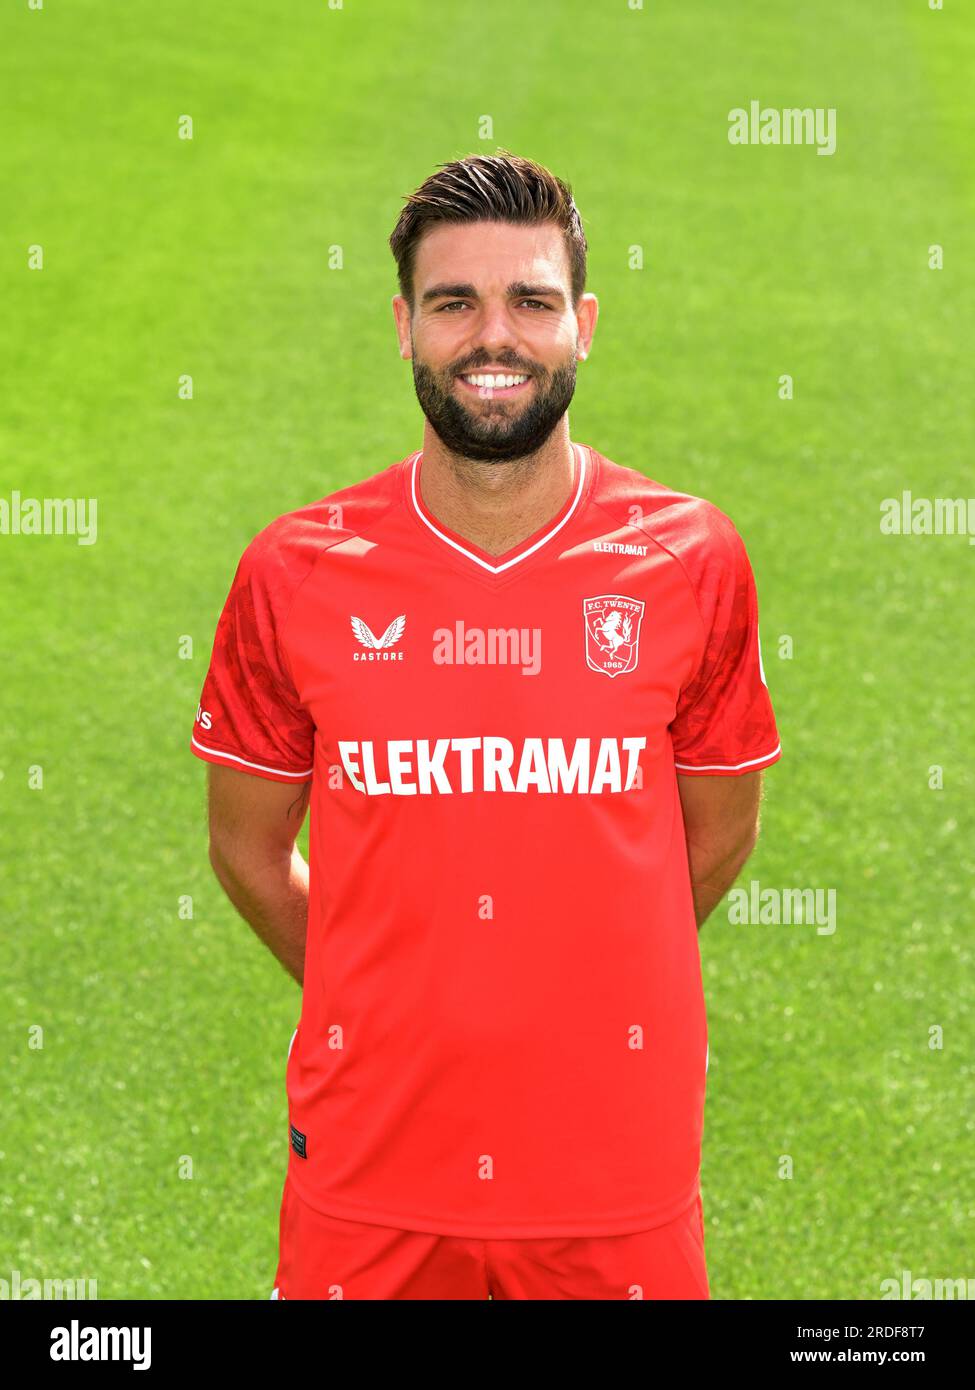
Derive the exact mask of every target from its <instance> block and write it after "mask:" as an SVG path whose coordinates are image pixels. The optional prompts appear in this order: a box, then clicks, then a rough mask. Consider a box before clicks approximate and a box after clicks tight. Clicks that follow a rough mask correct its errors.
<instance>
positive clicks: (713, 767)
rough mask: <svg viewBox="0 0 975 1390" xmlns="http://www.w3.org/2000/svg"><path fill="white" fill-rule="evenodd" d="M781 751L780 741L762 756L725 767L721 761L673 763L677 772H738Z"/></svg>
mask: <svg viewBox="0 0 975 1390" xmlns="http://www.w3.org/2000/svg"><path fill="white" fill-rule="evenodd" d="M781 752H782V745H781V743H780V744H778V745H777V747H775V748H774V749H773V750H772V752H771V753H766V754H765V757H764V758H749V760H748V762H747V763H735V764H733V766H731V767H726V766H725V765H724V764H723V763H709V764H708V765H707V767H700V766H698V767H695V766H694V765H693V764H692V763H674V767H676V769H677V771H678V772H740V771H741V769H742V768H743V767H754V766H755V764H756V763H767V762H768V760H769V758H774V757H775V756H776V754H777V753H781Z"/></svg>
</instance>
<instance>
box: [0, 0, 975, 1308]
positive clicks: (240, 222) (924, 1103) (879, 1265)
mask: <svg viewBox="0 0 975 1390" xmlns="http://www.w3.org/2000/svg"><path fill="white" fill-rule="evenodd" d="M0 55H2V56H0V89H2V91H3V93H4V104H5V107H6V110H5V111H4V116H3V126H4V142H3V146H4V152H3V163H4V172H3V180H2V183H3V201H4V204H5V210H4V213H3V216H2V219H0V291H2V303H3V313H2V318H0V341H2V349H3V358H2V365H3V383H4V389H3V402H4V404H3V410H2V413H0V468H2V471H0V497H6V498H8V499H9V498H10V496H11V493H12V492H13V491H14V490H19V491H20V492H21V493H22V494H23V495H25V496H27V495H30V496H36V497H68V496H71V497H96V498H97V499H98V540H97V544H94V545H91V546H80V545H77V544H76V543H75V540H74V539H73V538H71V537H67V536H61V537H58V536H33V537H28V536H13V535H0V603H2V621H0V659H2V672H3V679H2V692H0V772H2V780H0V818H2V819H0V864H2V871H0V873H2V876H0V917H2V940H3V947H2V961H3V966H2V970H0V1038H2V1042H0V1056H2V1058H3V1063H2V1065H3V1072H2V1092H0V1097H2V1098H0V1278H8V1279H9V1278H10V1271H12V1270H19V1271H20V1273H21V1276H22V1277H23V1278H28V1277H33V1278H44V1277H52V1278H58V1277H59V1278H71V1277H79V1278H80V1277H88V1278H95V1279H97V1282H98V1293H99V1296H100V1297H102V1298H109V1297H116V1298H117V1297H136V1298H147V1299H151V1298H161V1297H168V1298H217V1297H231V1298H246V1299H252V1298H265V1297H267V1294H268V1293H269V1291H270V1287H271V1280H272V1277H273V1274H274V1268H275V1260H276V1251H277V1213H278V1203H279V1199H280V1192H281V1185H282V1182H283V1177H284V1170H285V1164H286V1158H287V1151H286V1143H287V1130H286V1108H285V1096H284V1065H285V1054H286V1050H287V1046H288V1042H289V1039H290V1036H291V1032H292V1029H293V1028H294V1025H295V1022H296V1020H297V1016H298V1010H299V998H298V992H297V990H296V988H295V987H294V986H293V985H292V984H290V983H289V981H288V979H287V978H286V977H285V975H284V973H283V972H282V971H281V970H280V968H279V967H278V966H277V965H276V964H275V963H274V961H273V960H272V958H271V957H270V955H269V954H268V953H267V952H265V951H264V949H263V948H262V947H260V946H259V944H258V943H257V941H256V940H255V939H254V938H253V937H252V936H251V934H250V933H249V931H248V929H247V928H246V927H245V926H244V924H243V923H242V922H240V921H239V920H238V919H237V918H236V916H235V914H234V912H233V910H232V908H231V907H230V905H229V903H228V902H227V901H226V900H225V899H224V897H223V895H222V893H221V891H220V889H219V887H218V885H217V883H216V880H215V879H214V878H213V876H212V874H211V871H210V868H209V865H208V862H207V853H206V835H205V823H204V799H203V793H204V782H205V771H204V768H203V766H202V765H201V764H200V763H198V762H196V761H195V760H194V759H192V758H191V756H190V754H189V751H188V740H189V733H190V728H191V725H192V721H193V717H194V714H195V711H196V702H197V697H198V694H199V690H200V686H201V684H202V680H203V676H204V673H205V670H206V665H207V661H208V657H209V650H210V642H211V640H212V636H213V629H214V625H215V622H216V618H217V615H218V613H219V610H220V607H221V605H222V603H223V600H224V597H225V595H226V592H227V589H228V587H229V583H230V579H231V576H232V574H233V571H234V568H235V566H236V563H237V560H238V558H239V556H240V553H241V551H242V550H243V548H244V546H245V545H246V543H247V541H248V540H249V539H250V538H251V537H252V536H253V535H254V534H255V533H256V532H257V531H258V530H259V529H260V528H261V527H263V526H264V525H265V524H266V523H267V522H268V521H269V520H271V519H272V518H273V517H275V516H277V515H278V514H280V513H281V512H284V511H287V510H290V509H291V508H293V507H295V506H298V505H300V504H301V503H304V502H306V501H309V500H312V499H313V498H316V497H320V496H322V495H324V494H326V493H328V492H330V491H332V490H333V489H335V488H338V487H341V486H344V485H346V484H348V483H350V482H353V481H355V480H357V479H359V478H362V477H365V476H366V475H368V474H370V473H373V472H376V471H378V470H379V469H380V468H383V467H385V466H386V465H387V464H389V463H391V462H393V461H394V460H395V459H397V458H400V457H402V456H403V455H404V454H406V453H407V452H408V451H409V450H410V449H412V448H413V447H415V446H416V445H417V444H418V443H419V440H420V433H421V416H420V412H419V408H418V406H417V404H416V400H415V397H414V394H413V387H412V379H411V376H410V371H409V367H408V365H407V364H405V363H403V362H402V361H400V359H399V356H398V354H397V351H396V346H395V339H394V334H393V327H392V316H391V312H390V307H389V300H390V297H391V295H392V294H393V293H394V292H395V289H396V285H395V279H394V266H393V261H392V258H391V256H390V254H389V251H388V247H387V245H386V238H387V237H388V235H389V232H390V231H391V229H392V226H393V224H394V222H395V219H396V216H397V214H398V211H399V208H400V206H401V198H402V196H403V195H404V194H406V193H407V192H409V191H410V190H411V189H412V188H414V187H415V186H416V185H417V184H418V183H419V182H420V181H421V180H422V179H423V178H424V177H425V176H426V175H427V174H428V173H429V172H430V171H431V170H432V169H433V168H434V166H435V165H436V164H438V163H441V162H444V161H446V160H449V159H452V158H456V157H458V156H460V155H463V154H466V153H470V152H472V151H476V150H481V151H486V152H492V151H493V150H494V149H495V148H496V146H497V145H499V144H500V145H504V146H506V147H507V148H509V149H512V150H514V151H516V152H518V153H523V154H527V155H530V156H532V157H533V158H536V159H539V160H541V161H542V162H544V163H547V164H549V165H550V166H551V167H552V168H553V169H554V170H555V171H556V172H557V173H559V174H560V175H562V176H563V177H564V178H566V179H568V180H569V181H570V182H571V183H572V185H573V188H574V191H575V194H576V198H577V201H578V203H579V205H580V208H581V210H582V213H583V217H584V220H585V226H586V231H587V235H588V237H589V240H590V245H591V255H590V276H589V285H588V288H589V289H591V290H593V291H594V292H595V293H596V294H597V295H598V296H599V298H600V304H601V317H600V322H599V327H598V330H597V337H596V343H595V350H594V352H593V355H592V358H591V360H590V361H589V362H588V363H587V364H586V365H585V366H584V368H583V369H582V370H581V372H580V377H579V386H578V391H577V395H576V400H575V403H574V405H573V408H572V411H571V419H572V434H573V437H574V438H575V439H577V440H580V441H583V442H586V443H590V444H592V445H594V446H595V447H596V448H598V449H599V450H600V451H601V452H603V453H604V454H606V455H607V456H608V457H609V458H611V459H613V460H615V461H616V462H617V463H620V464H625V465H628V466H631V467H635V468H638V469H640V470H642V471H643V472H645V473H647V474H648V475H650V476H652V477H655V478H657V479H659V480H661V481H663V482H666V483H668V484H670V485H671V486H674V487H676V488H679V489H681V490H685V491H689V492H693V493H698V494H701V495H704V496H706V497H709V498H710V499H711V500H712V501H714V502H716V503H717V504H718V505H719V506H720V507H721V508H722V509H724V510H725V511H727V512H728V513H729V514H730V515H731V516H732V517H733V518H734V520H735V522H736V524H737V525H738V527H739V529H740V531H741V532H742V534H743V536H744V537H745V540H746V543H747V545H748V548H749V552H750V554H751V558H752V562H753V566H754V569H755V573H756V578H757V581H758V587H759V596H760V600H761V603H762V637H763V644H764V651H765V667H766V672H767V675H768V680H769V685H770V687H771V690H772V696H773V700H774V703H775V708H776V714H777V718H778V722H779V726H780V731H781V734H782V740H783V745H784V757H783V760H782V762H781V763H780V764H778V765H777V766H776V767H775V768H773V769H772V770H771V771H770V772H769V773H768V776H767V783H766V785H767V797H766V809H765V813H764V821H763V839H762V841H761V843H760V845H759V848H758V850H757V851H756V854H755V856H754V858H753V860H752V861H751V863H750V864H749V866H748V867H747V868H746V870H745V873H744V876H743V881H744V882H745V883H748V882H749V881H750V880H751V879H756V880H759V881H760V882H761V884H762V885H763V886H776V887H791V886H800V887H813V888H822V889H830V888H832V889H835V890H836V893H837V904H838V905H837V913H838V925H837V930H836V932H835V934H834V935H832V936H821V935H818V934H817V933H816V931H815V928H814V927H812V926H809V925H806V926H757V925H754V926H739V925H732V924H731V923H730V922H729V921H728V920H727V913H726V911H725V910H724V909H723V908H722V909H719V911H718V912H717V913H716V915H715V917H714V918H713V919H712V920H711V921H710V922H709V923H708V924H707V925H706V926H705V928H704V930H703V933H702V955H703V968H704V978H705V984H706V989H707V997H708V1008H709V1020H710V1037H711V1067H710V1072H709V1094H708V1106H707V1125H706V1137H705V1149H704V1167H703V1190H704V1200H705V1216H706V1223H707V1241H708V1258H709V1267H710V1275H711V1283H712V1293H713V1296H714V1297H716V1298H720V1299H742V1298H751V1299H762V1298H770V1299H782V1298H790V1297H799V1298H813V1299H824V1298H832V1297H842V1298H853V1299H874V1298H877V1297H879V1295H880V1292H881V1281H882V1280H883V1279H886V1278H891V1277H893V1278H900V1274H901V1271H902V1270H905V1269H907V1270H910V1271H912V1274H913V1275H914V1276H915V1277H928V1278H957V1277H963V1278H975V1239H973V1227H975V1184H973V1173H975V1158H973V1128H975V1120H973V1118H972V1116H973V1115H975V1105H973V1100H975V1095H973V1092H975V1086H973V1058H975V1023H973V1002H975V977H973V970H972V964H973V962H972V955H973V948H972V941H973V921H975V905H973V887H972V885H973V877H972V874H973V858H975V853H973V843H975V840H973V833H972V832H973V813H972V806H973V800H975V796H973V793H975V776H973V765H972V760H973V747H972V728H973V700H972V684H973V682H972V670H973V668H972V652H973V644H975V603H973V595H975V583H973V576H975V550H973V549H972V548H971V547H970V546H969V544H968V541H967V539H966V537H964V536H884V535H881V532H880V526H879V517H880V503H881V501H882V499H884V498H886V497H889V496H899V495H900V494H901V492H902V491H903V490H905V489H909V490H910V491H912V492H913V493H914V495H915V496H918V497H929V498H935V497H967V496H968V495H969V494H971V493H973V492H975V487H973V484H972V478H973V468H972V459H973V445H975V428H973V413H972V373H971V343H972V324H973V321H975V317H973V310H975V293H973V290H975V275H973V269H972V267H973V264H975V244H973V226H975V219H973V211H975V209H973V196H972V193H973V184H972V179H971V165H972V139H971V133H970V132H971V118H972V111H971V102H970V94H969V93H966V86H965V78H966V73H969V72H970V71H971V66H972V61H973V58H975V18H973V16H972V14H971V13H970V12H969V13H968V14H965V13H964V7H963V6H962V5H961V4H958V3H955V0H946V3H945V9H944V10H943V11H940V12H938V11H931V10H930V9H929V8H928V5H927V0H883V3H881V0H872V2H870V0H864V3H861V4H858V5H855V6H851V5H850V4H848V3H844V2H843V0H819V3H816V4H809V5H805V6H797V5H787V4H782V3H771V0H759V2H755V0H753V2H752V3H745V0H732V2H731V3H727V2H726V0H709V2H708V3H704V0H691V2H690V3H677V0H670V2H669V3H664V0H647V3H646V6H645V8H644V9H643V10H642V11H641V10H637V11H632V10H630V9H628V7H627V4H626V0H613V2H612V3H595V4H593V3H586V4H583V3H580V0H560V2H559V3H558V4H556V3H554V0H549V3H545V4H540V5H538V6H536V7H533V8H532V9H531V11H530V13H529V11H527V10H526V8H525V7H524V6H523V5H515V4H512V3H511V0H499V3H497V4H495V5H492V6H491V7H490V10H484V9H483V8H482V7H476V6H472V5H466V4H459V3H456V2H454V3H449V2H445V3H443V4H439V5H416V6H404V5H402V4H397V3H394V0H380V3H372V4H366V3H364V0H363V3H359V0H346V3H345V5H344V8H343V9H339V10H334V9H330V8H329V7H328V5H327V4H326V3H325V0H295V3H292V4H289V5H287V6H283V7H282V6H275V5H273V4H271V3H263V4H261V3H257V0H236V3H234V4H232V5H231V4H225V5H216V6H215V5H210V6H201V5H199V4H196V3H191V0H169V3H168V4H166V5H165V6H160V5H157V4H150V3H148V0H129V3H127V4H126V5H124V6H119V5H109V4H107V3H98V2H97V0H74V2H73V3H70V4H69V3H67V2H66V0H44V7H43V9H42V10H39V11H36V10H31V9H29V8H28V0H16V3H15V0H10V3H8V4H7V5H5V6H4V9H3V14H2V17H0ZM753 99H756V100H758V101H760V102H761V103H762V105H763V106H768V107H777V108H783V107H794V106H798V107H805V106H809V107H835V108H836V111H837V117H836V122H837V127H836V128H837V149H836V153H835V154H834V155H832V156H830V157H820V156H818V155H817V153H816V150H815V148H810V147H788V148H787V147H783V146H779V147H773V146H767V147H763V146H747V147H737V146H733V145H731V144H729V142H728V138H727V131H728V112H729V111H730V110H731V109H732V108H734V107H738V106H744V107H747V106H748V103H749V101H751V100H753ZM187 115H188V116H191V117H192V119H193V139H192V140H191V141H190V140H181V139H179V138H178V127H179V121H180V118H181V117H183V116H187ZM485 117H490V118H491V119H492V121H493V130H491V131H490V133H489V138H481V135H482V132H483V129H484V127H483V126H482V124H481V123H482V122H483V121H484V119H485ZM933 244H938V245H942V246H943V247H944V268H943V269H941V270H932V269H929V266H928V258H929V251H928V248H929V247H930V246H931V245H933ZM35 246H41V247H43V269H30V268H28V255H29V248H31V247H35ZM335 246H338V247H341V248H342V255H343V266H342V268H332V267H331V266H330V259H331V248H333V247H335ZM633 246H640V247H642V248H643V255H644V266H643V269H642V270H635V269H631V267H630V248H631V247H633ZM966 330H967V331H966ZM184 374H188V375H190V376H191V377H192V380H193V398H192V400H183V399H180V398H179V395H178V389H179V382H180V378H181V377H182V376H183V375H184ZM784 374H788V375H791V376H793V378H794V382H795V388H794V399H793V400H791V401H789V400H781V399H780V398H779V394H778V383H779V378H780V377H781V376H782V375H784ZM785 636H788V637H791V639H792V643H793V655H792V656H791V658H788V659H783V658H782V657H780V655H779V651H780V643H781V639H782V638H783V637H785ZM187 637H189V638H191V639H192V648H193V650H192V657H191V658H190V659H183V657H182V656H181V641H182V640H183V639H185V638H187ZM933 765H939V766H941V767H942V768H943V769H944V773H943V778H944V785H943V789H941V790H932V789H930V788H929V775H930V774H929V768H931V767H932V766H933ZM37 767H40V768H42V769H43V786H42V787H37V786H32V785H31V780H33V781H35V782H36V780H37V779H36V775H34V777H33V779H32V776H31V772H30V770H31V769H32V768H37ZM184 895H189V896H190V897H191V898H192V911H193V916H192V920H187V919H186V918H185V917H182V916H181V915H180V902H181V899H182V898H183V897H184ZM934 1027H940V1028H942V1029H943V1047H942V1048H940V1049H934V1048H932V1047H930V1046H929V1030H930V1029H932V1028H934ZM37 1028H42V1029H43V1047H42V1048H41V1047H37V1046H32V1045H31V1041H32V1039H34V1040H35V1041H36V1040H37V1037H38V1035H37V1034H36V1033H32V1031H31V1030H32V1029H37ZM783 1155H789V1156H791V1159H792V1162H793V1164H794V1174H793V1176H792V1178H791V1179H783V1178H781V1177H780V1176H779V1173H780V1163H781V1159H782V1156H783ZM184 1156H189V1158H190V1159H191V1160H192V1172H193V1176H192V1180H187V1179H186V1178H184V1177H181V1176H180V1164H181V1161H184Z"/></svg>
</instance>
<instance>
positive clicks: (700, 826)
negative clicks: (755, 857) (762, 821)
mask: <svg viewBox="0 0 975 1390" xmlns="http://www.w3.org/2000/svg"><path fill="white" fill-rule="evenodd" d="M677 786H678V790H679V792H680V800H681V807H682V809H683V812H684V833H685V835H686V838H687V857H688V861H689V863H690V870H691V889H692V891H693V894H694V914H695V916H696V918H697V925H698V929H700V927H701V926H702V925H703V923H704V921H705V919H706V918H707V917H708V916H710V914H711V912H712V911H713V910H714V908H715V907H717V905H718V903H719V902H720V901H721V899H722V898H723V897H724V895H725V893H726V892H727V891H728V889H729V888H730V887H731V885H732V884H733V883H734V881H735V879H736V878H737V877H738V874H739V872H740V871H741V869H742V867H743V865H744V863H745V861H746V859H747V858H748V856H749V855H750V854H751V852H752V850H753V849H754V848H755V844H756V841H757V840H758V831H759V803H760V801H761V796H762V773H761V772H746V773H744V774H743V775H742V776H740V777H682V776H681V775H680V774H679V773H678V776H677Z"/></svg>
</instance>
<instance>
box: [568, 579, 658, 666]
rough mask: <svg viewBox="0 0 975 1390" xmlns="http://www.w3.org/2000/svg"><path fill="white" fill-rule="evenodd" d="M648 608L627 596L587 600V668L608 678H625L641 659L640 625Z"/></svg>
mask: <svg viewBox="0 0 975 1390" xmlns="http://www.w3.org/2000/svg"><path fill="white" fill-rule="evenodd" d="M643 609H644V604H643V602H642V601H641V600H640V599H637V598H627V597H626V595H625V594H600V595H599V597H598V598H584V599H583V600H582V612H583V616H584V618H585V620H586V665H587V666H589V668H590V669H591V670H593V671H602V673H603V675H605V676H625V675H626V673H627V671H635V670H636V664H637V661H638V660H639V659H640V624H641V622H642V621H643Z"/></svg>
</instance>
